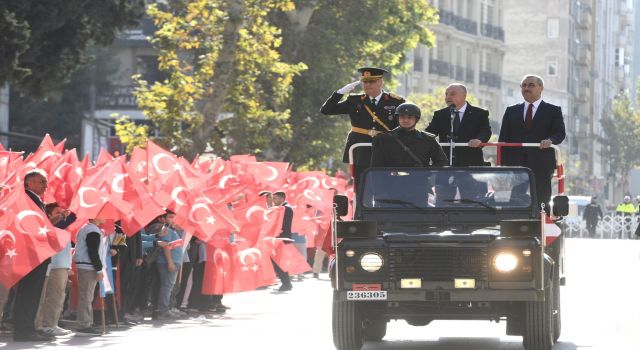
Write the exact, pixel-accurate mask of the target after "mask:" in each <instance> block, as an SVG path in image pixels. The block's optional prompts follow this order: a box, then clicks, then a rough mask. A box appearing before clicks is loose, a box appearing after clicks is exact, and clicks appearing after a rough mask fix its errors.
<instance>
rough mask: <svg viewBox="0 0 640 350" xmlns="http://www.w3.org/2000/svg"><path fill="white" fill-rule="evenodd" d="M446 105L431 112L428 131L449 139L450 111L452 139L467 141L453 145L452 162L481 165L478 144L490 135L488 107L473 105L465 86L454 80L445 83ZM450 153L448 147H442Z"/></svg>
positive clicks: (482, 163) (480, 150)
mask: <svg viewBox="0 0 640 350" xmlns="http://www.w3.org/2000/svg"><path fill="white" fill-rule="evenodd" d="M444 101H445V103H446V104H447V107H445V108H443V109H440V110H437V111H435V112H434V113H433V118H432V119H431V122H430V123H429V126H427V128H426V130H425V131H427V132H430V133H432V134H436V135H438V141H439V142H441V143H445V142H449V140H450V135H451V123H452V115H453V126H454V127H453V129H454V130H453V140H454V142H456V143H459V142H463V143H467V145H468V147H456V148H454V150H453V165H455V166H471V165H476V166H482V165H484V156H483V154H482V148H480V144H481V143H483V142H488V141H489V138H490V137H491V126H490V125H489V111H487V110H486V109H482V108H478V107H475V106H472V105H471V104H469V102H467V87H466V86H464V85H462V84H458V83H454V84H451V85H449V86H448V87H447V89H446V91H445V95H444ZM443 149H444V153H445V154H446V155H447V157H449V147H443Z"/></svg>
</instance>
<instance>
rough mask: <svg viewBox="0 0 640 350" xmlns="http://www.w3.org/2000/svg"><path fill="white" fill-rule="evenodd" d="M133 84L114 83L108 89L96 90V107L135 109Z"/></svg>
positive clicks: (136, 105) (136, 106)
mask: <svg viewBox="0 0 640 350" xmlns="http://www.w3.org/2000/svg"><path fill="white" fill-rule="evenodd" d="M134 90H135V86H133V85H114V86H112V87H111V88H110V89H109V90H106V91H98V94H97V96H96V107H97V108H102V109H137V108H138V104H137V102H136V98H135V96H133V91H134Z"/></svg>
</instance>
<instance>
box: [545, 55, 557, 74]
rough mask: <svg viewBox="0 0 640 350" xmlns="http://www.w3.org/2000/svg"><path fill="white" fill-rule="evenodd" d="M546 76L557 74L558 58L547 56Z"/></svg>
mask: <svg viewBox="0 0 640 350" xmlns="http://www.w3.org/2000/svg"><path fill="white" fill-rule="evenodd" d="M547 76H548V77H557V76H558V60H557V59H556V58H547Z"/></svg>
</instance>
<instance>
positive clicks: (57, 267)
mask: <svg viewBox="0 0 640 350" xmlns="http://www.w3.org/2000/svg"><path fill="white" fill-rule="evenodd" d="M45 211H46V213H47V216H48V217H49V220H50V221H51V223H52V224H53V225H54V226H55V227H57V228H61V229H65V228H67V227H68V226H69V225H71V224H72V223H73V222H74V221H75V220H76V216H75V215H74V214H72V213H70V212H69V211H68V210H65V209H62V208H61V207H60V206H59V205H58V204H57V203H50V204H47V205H46V206H45ZM71 259H72V257H71V241H69V243H67V245H66V246H65V247H64V248H63V249H62V250H61V251H60V252H58V253H57V254H56V255H54V256H52V257H51V264H49V276H48V278H47V282H46V284H45V288H44V289H43V294H44V298H43V301H42V304H40V312H39V317H38V323H39V326H40V330H41V331H43V332H44V333H46V334H48V335H52V336H62V335H67V334H70V333H71V331H70V330H68V329H64V328H61V327H58V320H59V319H60V314H62V305H63V303H64V299H65V296H66V288H67V281H68V280H69V276H70V275H72V274H73V272H72V270H71Z"/></svg>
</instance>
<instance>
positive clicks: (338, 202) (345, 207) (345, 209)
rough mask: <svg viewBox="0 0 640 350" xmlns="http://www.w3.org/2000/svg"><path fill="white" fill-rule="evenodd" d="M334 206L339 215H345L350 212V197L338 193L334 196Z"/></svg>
mask: <svg viewBox="0 0 640 350" xmlns="http://www.w3.org/2000/svg"><path fill="white" fill-rule="evenodd" d="M333 206H334V208H336V213H337V214H338V216H345V215H347V214H348V213H349V198H347V196H344V195H341V194H338V195H335V196H333Z"/></svg>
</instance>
